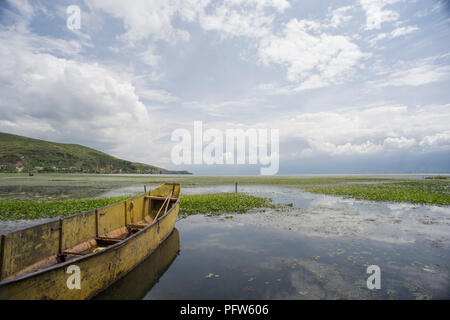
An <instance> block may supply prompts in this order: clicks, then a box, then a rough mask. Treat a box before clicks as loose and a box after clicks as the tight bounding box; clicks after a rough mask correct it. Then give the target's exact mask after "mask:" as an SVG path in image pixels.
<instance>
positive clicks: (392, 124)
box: [266, 105, 450, 159]
mask: <svg viewBox="0 0 450 320" xmlns="http://www.w3.org/2000/svg"><path fill="white" fill-rule="evenodd" d="M448 123H450V105H433V106H421V107H407V106H404V105H391V106H389V105H388V106H378V107H371V108H344V109H340V110H339V109H338V110H333V111H326V112H308V113H302V114H298V115H292V116H290V117H284V118H283V119H279V120H276V121H273V122H271V123H266V125H267V126H268V127H271V128H281V130H280V139H281V144H282V146H281V151H282V152H283V143H285V142H286V141H289V140H290V141H291V142H292V140H294V141H296V142H295V145H297V146H299V147H298V149H296V150H294V151H293V150H290V151H289V152H286V153H284V154H285V155H286V154H290V156H291V157H292V158H294V159H295V158H298V159H300V158H304V157H313V156H319V155H321V154H328V155H358V154H381V153H383V152H400V151H405V150H415V151H420V152H430V151H437V150H450V131H449V126H448Z"/></svg>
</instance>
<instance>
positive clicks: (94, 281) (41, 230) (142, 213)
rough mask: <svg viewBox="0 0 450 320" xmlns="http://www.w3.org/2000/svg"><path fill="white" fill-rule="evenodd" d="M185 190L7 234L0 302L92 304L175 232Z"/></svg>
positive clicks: (1, 244)
mask: <svg viewBox="0 0 450 320" xmlns="http://www.w3.org/2000/svg"><path fill="white" fill-rule="evenodd" d="M179 198H180V185H179V184H164V185H162V186H160V187H158V188H155V189H153V190H151V191H149V192H146V193H145V194H143V195H141V196H138V197H135V198H133V199H129V200H125V201H122V202H119V203H116V204H113V205H110V206H107V207H103V208H99V209H95V210H92V211H89V212H84V213H80V214H76V215H73V216H70V217H66V218H62V219H59V220H57V221H52V222H49V223H45V224H41V225H38V226H34V227H31V228H28V229H24V230H19V231H16V232H13V233H9V234H6V235H2V237H1V239H0V299H89V298H92V297H94V296H95V295H96V294H98V293H99V292H101V291H103V290H104V289H106V288H107V287H108V286H110V285H111V284H112V283H114V282H115V281H117V280H118V279H120V278H122V277H124V276H125V275H126V274H127V273H129V272H130V271H131V270H133V269H134V268H135V267H136V266H137V265H138V264H139V263H140V262H141V261H143V260H144V259H145V258H146V257H148V256H149V255H150V254H151V253H152V252H153V251H154V250H155V249H156V248H157V247H158V246H159V245H160V244H161V243H162V242H163V241H164V240H165V239H166V238H167V237H168V236H169V235H170V234H171V233H172V231H173V229H174V226H175V222H176V220H177V217H178V212H179Z"/></svg>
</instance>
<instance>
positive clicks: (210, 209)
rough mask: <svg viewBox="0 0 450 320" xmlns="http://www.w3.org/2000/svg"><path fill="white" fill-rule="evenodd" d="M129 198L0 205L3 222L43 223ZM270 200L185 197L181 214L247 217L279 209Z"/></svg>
mask: <svg viewBox="0 0 450 320" xmlns="http://www.w3.org/2000/svg"><path fill="white" fill-rule="evenodd" d="M129 198H130V196H122V197H112V198H101V199H75V200H53V201H17V200H11V201H0V220H19V219H41V218H55V217H64V216H70V215H72V214H76V213H79V212H83V211H89V210H92V209H95V208H100V207H104V206H107V205H110V204H113V203H116V202H120V201H123V200H126V199H129ZM279 207H281V206H279V205H275V204H272V202H271V199H268V198H261V197H256V196H250V195H245V194H241V193H237V194H236V193H219V194H206V195H182V196H181V199H180V214H182V215H191V214H220V213H229V212H236V213H245V212H248V211H249V210H250V209H255V208H279Z"/></svg>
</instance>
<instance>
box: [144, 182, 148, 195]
mask: <svg viewBox="0 0 450 320" xmlns="http://www.w3.org/2000/svg"><path fill="white" fill-rule="evenodd" d="M144 193H147V186H146V185H145V184H144Z"/></svg>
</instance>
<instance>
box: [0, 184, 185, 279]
mask: <svg viewBox="0 0 450 320" xmlns="http://www.w3.org/2000/svg"><path fill="white" fill-rule="evenodd" d="M165 184H167V183H164V184H162V185H160V186H158V188H159V187H161V186H163V185H165ZM155 189H156V188H155ZM146 194H147V192H146V193H144V194H143V195H146ZM141 196H142V195H139V196H136V197H134V198H131V199H135V198H139V197H141ZM180 198H181V192H180V193H179V194H178V198H177V201H176V202H174V204H173V206H172V207H171V208H170V209H169V210H168V211H167V212H166V213H165V214H164V215H162V216H160V217H158V218H157V219H156V220H154V221H152V223H150V224H148V225H147V226H145V227H144V228H142V229H141V230H139V231H138V232H136V233H133V234H132V235H130V236H129V237H127V238H125V239H123V240H121V241H120V242H117V243H115V244H113V245H110V246H108V247H106V248H105V249H104V250H100V251H97V252H91V253H88V254H86V255H83V256H79V257H76V258H74V259H71V260H68V261H64V262H61V263H57V264H54V265H52V266H49V267H47V268H43V269H39V270H36V271H33V272H30V273H27V274H24V275H21V276H18V277H16V278H12V279H8V280H3V281H0V288H1V287H2V286H4V285H8V284H10V283H13V282H17V281H20V280H23V279H27V278H31V277H34V276H37V275H40V274H42V273H45V272H48V271H52V270H54V269H59V268H62V267H65V266H66V265H70V264H72V263H74V262H78V261H80V260H85V259H86V260H87V259H90V258H92V257H93V256H97V255H100V254H103V253H105V252H109V251H111V250H113V249H116V248H120V247H122V246H124V245H125V244H127V243H128V241H129V240H131V239H133V238H135V237H138V236H140V235H142V234H144V232H145V231H146V230H147V229H149V228H150V227H152V226H153V225H155V224H156V223H159V221H160V220H162V219H164V218H166V217H167V216H168V215H169V214H170V213H171V212H172V211H173V210H174V209H175V207H176V205H177V204H178V203H179V202H180ZM129 200H130V199H128V200H123V201H129ZM117 203H120V202H116V203H113V204H110V205H107V206H104V207H100V208H96V209H93V210H94V211H95V210H98V209H102V208H106V207H109V206H113V205H116V204H117ZM85 212H91V211H85ZM85 212H80V213H76V214H74V215H72V216H76V215H80V214H82V213H85ZM69 217H71V216H68V217H65V218H69ZM55 221H58V220H54V221H50V222H55ZM46 223H48V222H46ZM42 224H45V223H42ZM40 225H41V224H40ZM36 226H39V225H36ZM36 226H32V227H29V228H24V229H21V230H17V231H22V230H27V229H30V228H33V227H36ZM172 231H173V230H172ZM14 232H16V231H14ZM164 240H165V239H163V241H164ZM163 241H161V242H163ZM159 244H161V243H159ZM159 244H158V246H159ZM152 251H153V250H152ZM150 253H151V252H150ZM150 253H149V254H150Z"/></svg>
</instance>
